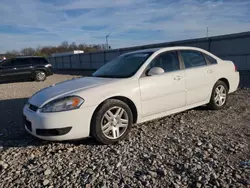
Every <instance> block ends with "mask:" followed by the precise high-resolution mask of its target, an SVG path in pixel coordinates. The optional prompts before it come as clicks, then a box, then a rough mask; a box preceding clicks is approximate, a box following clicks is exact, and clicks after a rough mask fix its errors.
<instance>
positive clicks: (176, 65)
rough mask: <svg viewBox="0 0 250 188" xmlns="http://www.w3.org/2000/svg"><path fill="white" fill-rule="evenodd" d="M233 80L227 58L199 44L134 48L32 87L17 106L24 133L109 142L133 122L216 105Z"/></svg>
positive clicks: (236, 78)
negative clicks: (88, 70) (76, 74)
mask: <svg viewBox="0 0 250 188" xmlns="http://www.w3.org/2000/svg"><path fill="white" fill-rule="evenodd" d="M238 84H239V73H238V71H237V70H236V67H235V65H234V64H233V62H231V61H224V60H222V59H220V58H218V57H216V56H215V55H213V54H211V53H209V52H207V51H205V50H202V49H199V48H193V47H169V48H161V49H147V50H141V51H135V52H131V53H127V54H123V55H121V56H119V57H118V58H116V59H115V60H113V61H111V62H109V63H107V64H105V65H104V66H103V67H101V68H100V69H99V70H97V71H96V72H95V73H94V74H93V75H92V76H91V77H83V78H79V79H74V80H70V81H66V82H62V83H59V84H56V85H53V86H50V87H48V88H45V89H42V90H41V91H39V92H37V93H35V94H34V95H33V96H32V97H31V98H30V99H29V101H28V103H27V104H26V105H25V107H24V109H23V114H24V124H25V128H26V130H27V131H28V132H29V133H31V134H32V135H34V136H36V137H39V138H41V139H45V140H58V141H60V140H71V139H80V138H84V137H89V136H93V137H94V138H95V139H96V140H97V141H99V142H101V143H103V144H113V143H116V142H117V141H119V140H121V139H123V138H124V137H126V136H127V134H128V133H129V131H130V129H131V127H132V125H133V124H135V123H142V122H145V121H149V120H153V119H156V118H160V117H164V116H166V115H169V114H173V113H177V112H181V111H184V110H187V109H190V108H194V107H197V106H201V105H206V104H207V105H208V106H209V107H210V108H212V109H220V108H222V107H224V106H225V104H226V102H227V98H228V93H231V92H234V91H235V90H236V89H237V87H238Z"/></svg>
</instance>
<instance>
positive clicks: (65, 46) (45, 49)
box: [4, 41, 110, 58]
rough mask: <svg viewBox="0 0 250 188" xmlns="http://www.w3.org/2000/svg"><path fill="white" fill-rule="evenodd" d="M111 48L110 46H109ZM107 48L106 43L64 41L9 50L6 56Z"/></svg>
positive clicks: (39, 54) (46, 54) (93, 50)
mask: <svg viewBox="0 0 250 188" xmlns="http://www.w3.org/2000/svg"><path fill="white" fill-rule="evenodd" d="M109 48H110V47H109ZM105 49H107V46H106V45H105V44H97V45H88V44H76V43H75V42H73V43H71V44H69V43H68V42H67V41H65V42H62V43H61V44H60V45H58V46H43V47H37V48H31V47H29V48H24V49H22V50H20V51H16V50H13V51H8V52H6V53H5V54H4V56H5V57H6V58H11V57H16V56H44V57H49V56H51V55H52V54H53V53H61V52H69V51H73V50H83V51H84V52H85V53H86V52H96V51H102V50H105Z"/></svg>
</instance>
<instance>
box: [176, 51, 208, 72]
mask: <svg viewBox="0 0 250 188" xmlns="http://www.w3.org/2000/svg"><path fill="white" fill-rule="evenodd" d="M180 52H181V56H182V59H183V61H184V64H185V68H192V67H199V66H204V65H207V63H206V61H205V58H204V56H203V55H202V53H201V52H198V51H192V50H182V51H180Z"/></svg>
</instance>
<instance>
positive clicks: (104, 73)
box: [92, 52, 152, 78]
mask: <svg viewBox="0 0 250 188" xmlns="http://www.w3.org/2000/svg"><path fill="white" fill-rule="evenodd" d="M150 55H152V52H141V53H132V54H124V55H121V56H119V57H118V58H116V59H115V60H113V61H111V62H109V63H107V64H105V65H103V66H102V67H101V68H100V69H98V70H97V71H96V72H94V73H93V75H92V76H94V77H106V78H128V77H131V76H133V75H134V74H135V73H136V72H137V71H138V69H139V68H140V67H141V66H142V64H143V63H144V62H145V61H146V60H147V59H148V58H149V56H150Z"/></svg>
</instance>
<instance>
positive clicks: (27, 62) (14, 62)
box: [12, 58, 30, 66]
mask: <svg viewBox="0 0 250 188" xmlns="http://www.w3.org/2000/svg"><path fill="white" fill-rule="evenodd" d="M12 65H13V66H16V65H17V66H18V65H30V59H28V58H27V59H26V58H20V59H13V60H12Z"/></svg>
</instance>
